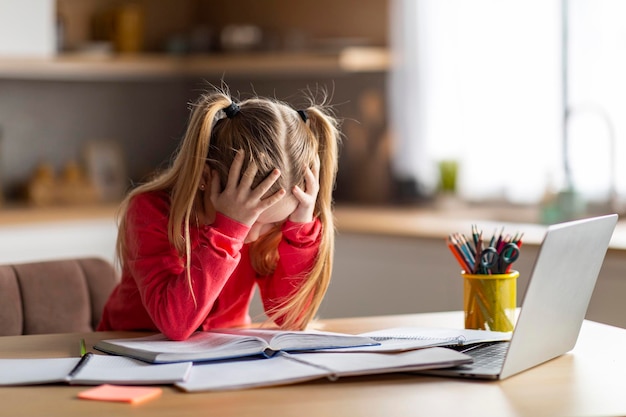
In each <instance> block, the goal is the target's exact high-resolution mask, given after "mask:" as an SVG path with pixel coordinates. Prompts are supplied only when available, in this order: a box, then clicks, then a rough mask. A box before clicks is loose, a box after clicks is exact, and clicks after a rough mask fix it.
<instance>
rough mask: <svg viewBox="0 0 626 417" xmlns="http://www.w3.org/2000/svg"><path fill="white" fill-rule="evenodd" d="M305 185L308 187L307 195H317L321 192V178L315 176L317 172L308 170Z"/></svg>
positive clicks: (305, 175)
mask: <svg viewBox="0 0 626 417" xmlns="http://www.w3.org/2000/svg"><path fill="white" fill-rule="evenodd" d="M314 169H315V168H314ZM304 184H305V185H306V193H307V194H309V195H315V194H317V192H318V190H319V178H318V176H317V175H315V172H314V171H312V170H311V168H307V169H306V171H305V173H304Z"/></svg>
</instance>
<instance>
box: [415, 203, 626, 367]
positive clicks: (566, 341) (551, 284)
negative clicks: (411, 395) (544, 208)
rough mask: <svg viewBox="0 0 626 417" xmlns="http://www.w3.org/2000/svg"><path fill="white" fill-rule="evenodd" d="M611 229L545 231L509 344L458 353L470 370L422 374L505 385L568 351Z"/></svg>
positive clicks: (583, 224) (608, 220)
mask: <svg viewBox="0 0 626 417" xmlns="http://www.w3.org/2000/svg"><path fill="white" fill-rule="evenodd" d="M616 223H617V215H616V214H611V215H606V216H600V217H594V218H588V219H582V220H576V221H572V222H566V223H560V224H556V225H552V226H549V227H548V230H547V232H546V234H545V236H544V239H543V242H542V244H541V247H540V249H539V254H538V255H537V259H536V260H535V265H534V267H533V271H532V274H531V276H530V280H529V284H528V288H527V290H526V295H525V297H524V300H523V304H522V308H521V311H520V315H519V317H518V319H517V323H516V325H515V330H514V331H513V335H512V336H511V341H510V342H497V343H486V344H478V345H473V346H469V347H459V348H458V349H456V350H458V351H460V352H463V353H465V354H467V355H470V356H472V357H473V358H474V362H473V363H472V364H470V365H462V366H458V367H454V368H448V369H441V370H432V371H425V372H423V373H427V374H429V375H440V376H451V377H464V378H479V379H504V378H508V377H510V376H512V375H515V374H517V373H519V372H522V371H525V370H527V369H529V368H532V367H534V366H537V365H539V364H541V363H544V362H546V361H548V360H550V359H553V358H555V357H557V356H560V355H562V354H564V353H566V352H568V351H570V350H571V349H572V348H573V347H574V345H575V344H576V340H577V339H578V333H579V332H580V328H581V326H582V323H583V320H584V318H585V314H586V313H587V307H588V306H589V300H590V299H591V294H592V292H593V289H594V286H595V283H596V280H597V278H598V274H599V273H600V268H601V267H602V263H603V262H604V257H605V255H606V251H607V249H608V246H609V242H610V240H611V236H612V235H613V230H614V229H615V225H616ZM485 351H494V352H492V353H493V354H491V352H487V353H488V354H487V353H485Z"/></svg>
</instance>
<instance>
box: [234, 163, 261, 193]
mask: <svg viewBox="0 0 626 417" xmlns="http://www.w3.org/2000/svg"><path fill="white" fill-rule="evenodd" d="M258 171H259V169H258V167H257V166H256V164H255V163H254V162H252V163H250V165H248V168H246V171H245V172H244V173H243V175H242V176H241V181H240V182H239V185H240V186H241V187H242V188H245V189H250V188H251V187H252V183H253V182H254V177H256V173H257V172H258Z"/></svg>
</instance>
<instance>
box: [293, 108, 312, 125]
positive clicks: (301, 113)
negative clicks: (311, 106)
mask: <svg viewBox="0 0 626 417" xmlns="http://www.w3.org/2000/svg"><path fill="white" fill-rule="evenodd" d="M296 111H297V112H298V114H299V115H300V118H301V119H302V121H303V122H304V123H306V121H307V120H309V117H308V116H307V115H306V112H305V111H304V110H296Z"/></svg>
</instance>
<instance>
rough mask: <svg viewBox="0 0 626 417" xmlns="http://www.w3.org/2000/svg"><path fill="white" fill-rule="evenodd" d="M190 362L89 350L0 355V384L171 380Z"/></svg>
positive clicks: (181, 375)
mask: <svg viewBox="0 0 626 417" xmlns="http://www.w3.org/2000/svg"><path fill="white" fill-rule="evenodd" d="M191 365H192V364H191V362H179V363H173V364H163V365H150V364H147V363H145V362H142V361H139V360H135V359H130V358H125V357H122V356H109V355H94V354H92V353H87V354H86V355H84V356H82V357H74V358H36V359H0V369H2V372H0V386H10V385H39V384H52V383H69V384H73V385H100V384H105V383H108V384H119V385H148V384H159V385H160V384H173V383H175V382H181V381H184V380H185V379H186V378H187V376H188V375H189V372H190V370H191Z"/></svg>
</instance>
